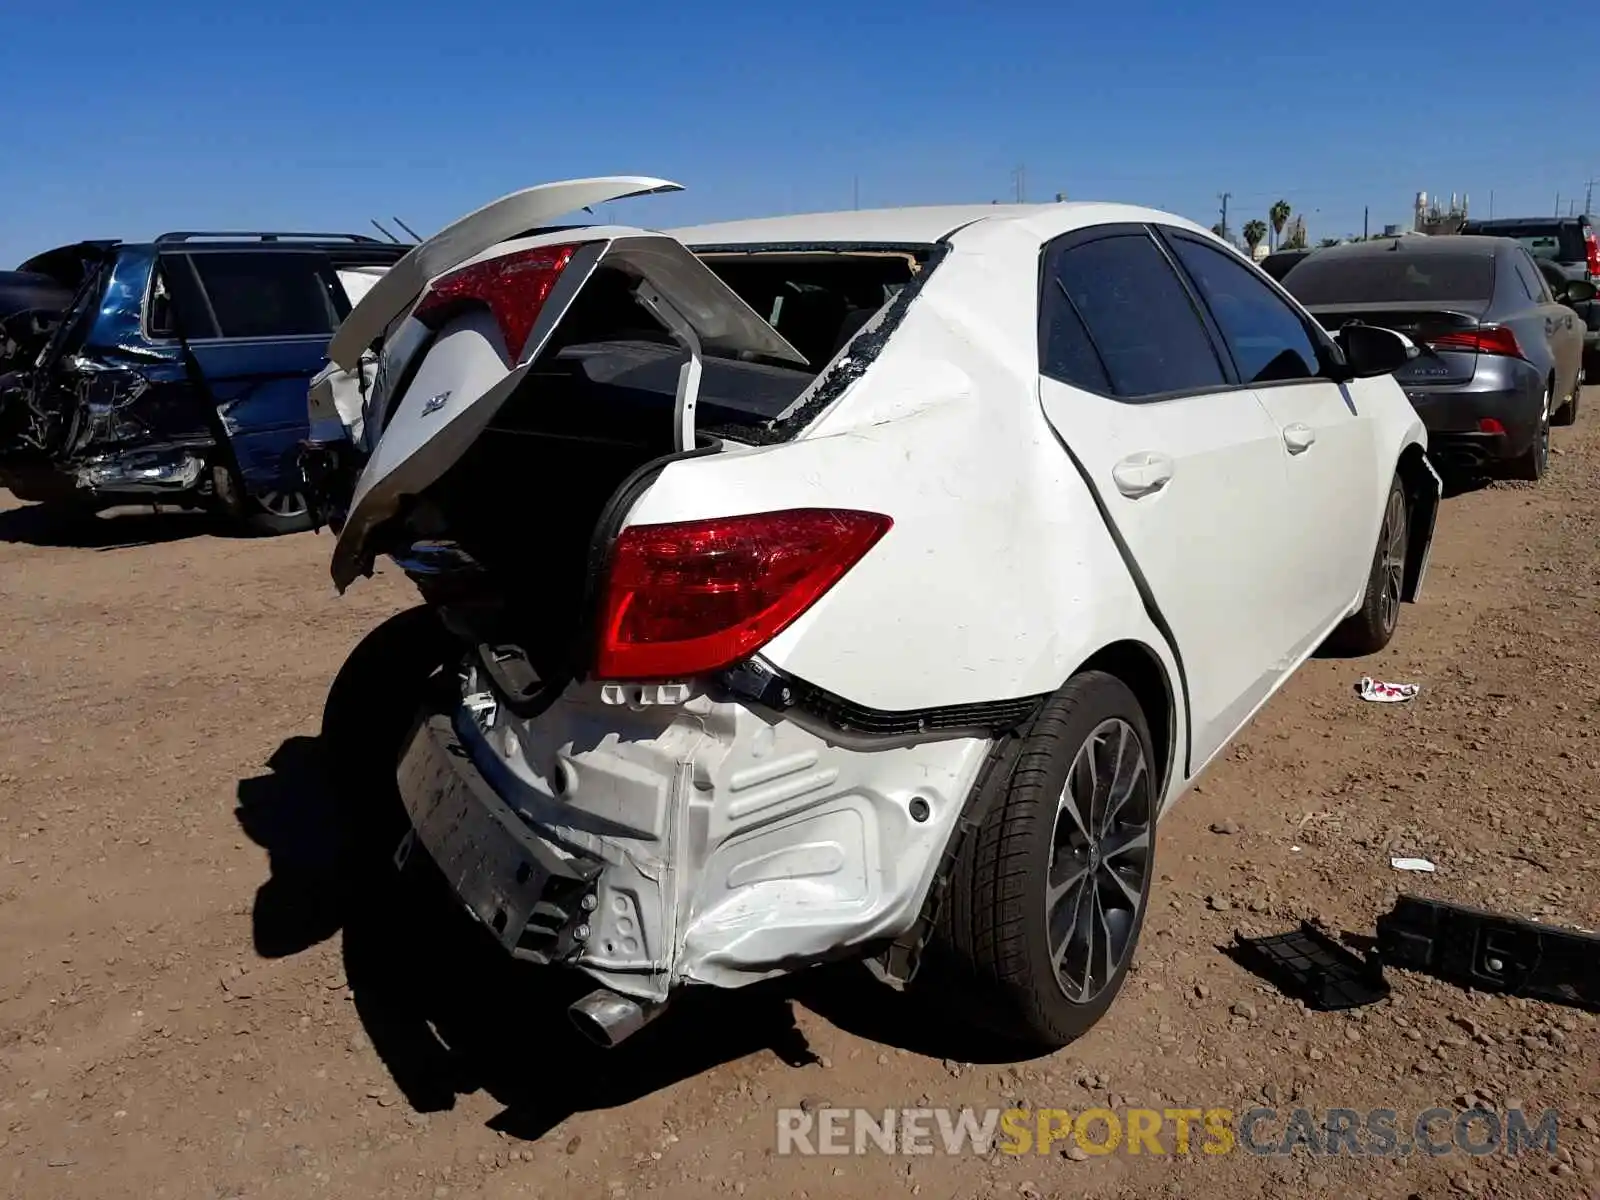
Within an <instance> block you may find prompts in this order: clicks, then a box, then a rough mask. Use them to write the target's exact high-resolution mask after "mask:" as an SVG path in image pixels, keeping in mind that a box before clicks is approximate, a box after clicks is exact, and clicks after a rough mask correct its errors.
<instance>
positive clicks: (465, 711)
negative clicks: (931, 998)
mask: <svg viewBox="0 0 1600 1200" xmlns="http://www.w3.org/2000/svg"><path fill="white" fill-rule="evenodd" d="M463 683H464V692H465V696H464V698H463V701H462V703H461V705H460V706H459V707H458V708H457V709H456V710H455V711H454V712H453V713H452V714H449V715H446V714H442V713H440V714H435V715H433V716H431V717H429V718H428V719H427V720H425V721H424V722H423V723H422V724H421V726H420V727H419V728H418V730H417V731H416V733H415V735H414V737H413V739H412V741H411V743H410V746H409V748H408V750H407V752H406V754H405V756H404V758H403V760H402V762H401V764H400V768H399V783H400V791H401V795H402V797H403V799H404V802H405V805H406V808H407V811H408V813H409V814H410V817H411V821H412V825H413V827H414V838H415V842H416V843H417V844H419V845H420V846H421V847H423V848H424V849H426V850H427V852H428V854H429V855H430V856H431V857H432V858H433V859H434V861H435V862H436V863H437V864H438V866H439V868H440V869H441V871H442V872H443V874H444V875H445V877H446V879H447V880H448V882H449V884H450V886H451V888H452V889H453V890H454V891H455V893H456V895H457V897H458V898H459V899H460V900H461V901H462V903H463V904H464V905H465V906H466V907H467V909H468V910H469V911H470V912H472V913H473V915H474V916H476V917H477V918H478V920H479V921H481V922H482V923H483V925H484V926H485V927H486V928H487V929H488V930H489V931H490V932H491V933H492V934H493V936H494V937H495V938H496V940H497V941H499V942H500V944H501V945H502V947H503V948H504V949H505V950H506V951H508V952H510V953H512V954H514V955H516V956H517V957H519V958H523V959H527V960H530V961H535V962H544V963H562V964H565V965H567V966H572V967H577V968H579V969H582V970H583V971H585V972H586V973H587V974H589V975H590V976H592V977H593V978H594V979H595V980H597V981H598V982H599V983H600V984H602V985H603V986H604V987H605V988H607V989H610V990H611V991H613V992H615V993H617V994H619V995H621V996H623V997H626V998H629V999H631V1000H633V1001H637V1002H638V1003H640V1004H641V1005H644V1006H646V1007H647V1008H648V1006H650V1005H659V1004H661V1003H664V1002H665V1001H666V1000H667V999H668V997H669V995H670V993H671V992H672V990H673V989H674V988H676V987H678V986H679V985H681V984H684V983H690V982H698V983H708V984H712V985H715V986H722V987H733V986H739V985H742V984H745V983H750V982H754V981H756V980H758V979H762V978H767V977H770V976H772V975H778V974H783V973H786V972H788V971H791V970H794V969H797V968H799V967H802V966H806V965H810V964H813V963H816V962H820V961H826V960H829V959H833V958H837V957H848V956H850V955H851V954H853V953H858V952H859V953H862V954H865V953H867V952H868V951H869V950H870V949H871V948H872V947H875V946H881V945H882V944H884V943H885V942H887V941H888V940H891V939H893V938H895V937H897V936H899V935H900V934H902V933H904V932H905V931H906V930H907V929H909V928H910V927H911V926H912V925H913V924H914V922H915V921H916V920H917V917H918V916H919V914H920V911H921V907H922V904H923V901H924V899H925V898H926V896H927V892H928V888H929V885H930V883H931V880H932V877H933V874H934V872H935V870H936V869H937V867H938V864H939V862H940V860H941V856H942V854H943V852H944V850H945V846H946V844H947V843H948V841H949V838H950V834H951V831H952V829H953V828H954V826H955V823H956V820H957V818H958V816H959V814H960V812H961V809H962V807H963V805H964V804H965V802H966V799H967V794H968V791H969V790H970V788H971V786H972V783H973V780H974V779H975V777H976V775H977V772H978V768H979V766H980V764H981V763H982V761H983V758H984V755H985V753H986V752H987V749H988V746H989V738H988V737H986V736H982V735H958V734H947V735H943V736H930V737H928V738H926V739H924V740H910V739H896V740H894V741H888V740H884V739H877V740H872V739H864V738H863V739H856V740H854V741H851V742H849V743H848V744H846V743H845V742H844V741H842V740H841V739H840V737H839V735H837V734H832V733H829V732H828V731H826V730H825V729H822V728H820V727H819V728H817V729H811V728H808V727H806V726H803V725H802V724H800V723H798V722H795V721H790V720H784V719H781V718H778V717H776V716H775V715H772V714H762V713H758V712H757V711H755V710H754V709H752V708H751V707H747V706H745V705H743V704H740V703H736V702H732V701H727V700H718V699H713V698H711V697H709V696H707V695H705V694H693V693H692V689H686V690H690V692H691V694H688V695H686V696H680V695H679V694H678V693H673V697H672V702H670V703H659V704H640V703H634V704H628V705H618V704H616V703H615V702H614V700H615V697H614V696H611V695H609V694H608V693H606V691H605V689H604V688H603V687H602V686H601V685H573V686H571V687H569V688H568V689H567V691H566V692H565V693H564V694H563V695H562V696H561V697H560V698H559V699H558V700H556V701H555V703H554V704H552V705H551V706H550V707H549V708H548V709H546V710H545V711H544V712H542V713H540V714H539V715H538V716H537V717H531V718H522V717H519V716H517V715H516V714H514V713H512V712H510V711H509V710H507V709H506V708H505V707H504V706H502V705H499V704H497V703H495V702H494V701H493V699H492V692H491V691H490V690H489V689H487V688H481V689H480V687H479V686H478V681H477V680H476V678H475V677H474V671H473V670H471V669H469V670H468V672H467V677H466V679H464V681H463ZM608 700H609V701H611V702H608ZM608 1011H609V1010H608Z"/></svg>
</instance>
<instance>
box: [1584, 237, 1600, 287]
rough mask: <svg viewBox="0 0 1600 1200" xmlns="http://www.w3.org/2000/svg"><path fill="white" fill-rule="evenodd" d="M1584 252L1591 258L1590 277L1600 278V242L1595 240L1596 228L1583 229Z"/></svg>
mask: <svg viewBox="0 0 1600 1200" xmlns="http://www.w3.org/2000/svg"><path fill="white" fill-rule="evenodd" d="M1583 252H1584V254H1585V256H1586V257H1587V258H1588V260H1589V278H1590V279H1600V242H1596V241H1595V237H1594V230H1592V229H1589V228H1587V227H1586V228H1585V229H1584V231H1583Z"/></svg>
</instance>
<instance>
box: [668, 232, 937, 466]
mask: <svg viewBox="0 0 1600 1200" xmlns="http://www.w3.org/2000/svg"><path fill="white" fill-rule="evenodd" d="M685 244H686V245H688V249H689V251H690V253H692V254H694V255H695V256H696V257H697V258H700V259H701V260H702V261H704V260H705V258H706V256H708V255H715V256H719V257H720V256H729V257H732V256H736V255H737V256H748V257H751V258H761V257H771V258H779V257H782V256H783V255H788V254H837V255H839V256H840V257H849V256H850V255H852V254H905V255H910V256H911V257H912V258H913V259H915V261H916V262H917V264H918V269H917V270H916V271H914V272H913V273H912V276H911V279H910V280H909V281H908V282H907V283H906V285H905V286H904V287H902V288H901V289H900V291H899V292H898V293H897V294H896V295H895V297H894V299H892V300H890V301H889V302H888V303H887V304H886V305H885V306H884V310H883V314H882V317H881V319H880V320H879V322H878V325H877V327H876V328H874V329H869V330H864V331H862V332H861V333H858V334H857V335H856V336H855V338H854V340H853V341H851V342H850V343H849V350H850V352H849V353H848V354H846V355H844V356H842V357H841V356H839V355H835V356H834V358H833V360H832V361H831V362H829V363H826V364H824V366H823V367H822V369H821V371H819V372H818V373H817V376H816V378H815V379H814V380H813V381H812V383H811V386H810V387H809V388H807V389H806V390H805V391H803V392H802V393H801V394H800V396H799V398H798V399H797V400H796V402H795V405H794V406H793V407H792V408H791V409H790V410H789V411H788V412H786V413H784V414H783V415H782V416H779V417H777V418H776V419H774V420H771V421H765V422H760V423H754V424H748V425H746V424H739V425H715V426H713V425H706V426H701V427H700V429H699V432H700V433H703V434H707V435H709V436H711V437H714V438H723V439H725V440H727V441H731V442H739V443H741V444H744V445H755V446H770V445H776V444H778V443H780V442H787V441H792V440H793V439H794V438H796V437H798V436H799V435H800V433H801V432H802V431H804V430H805V428H806V427H807V426H809V425H810V424H811V423H812V422H813V421H815V420H816V419H817V418H818V417H820V416H821V415H822V414H823V412H824V411H825V410H826V409H828V408H829V407H830V406H831V405H832V404H833V402H834V401H835V400H837V399H838V398H839V396H840V395H842V394H843V392H844V390H845V389H846V388H847V387H849V386H850V384H852V383H854V382H855V381H856V380H857V379H859V378H861V376H862V375H864V374H865V373H866V371H867V369H868V368H869V367H870V366H871V365H872V364H873V363H874V362H875V361H876V360H877V358H878V355H879V354H880V353H882V351H883V347H884V346H885V345H886V344H887V343H888V341H889V338H890V337H891V336H893V334H894V331H895V330H896V329H898V328H899V327H900V323H901V322H902V321H903V320H904V319H905V315H906V312H907V310H908V309H910V307H911V305H912V303H913V302H914V301H915V300H916V298H917V296H918V295H920V294H921V292H922V288H923V286H924V285H925V284H926V283H927V279H928V276H929V275H931V274H933V272H934V271H935V269H937V267H938V265H939V264H940V263H941V262H943V261H944V257H945V255H946V254H948V253H949V251H950V243H949V242H944V241H941V242H735V243H731V244H729V243H704V244H689V243H685ZM706 265H707V266H711V264H710V263H707V264H706Z"/></svg>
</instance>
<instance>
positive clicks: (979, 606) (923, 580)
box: [627, 255, 1186, 729]
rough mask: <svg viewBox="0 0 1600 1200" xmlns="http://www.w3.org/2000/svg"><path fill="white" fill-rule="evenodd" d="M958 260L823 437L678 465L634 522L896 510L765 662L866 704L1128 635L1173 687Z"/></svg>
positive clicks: (1070, 654) (931, 697) (1127, 583)
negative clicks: (965, 304) (964, 299)
mask: <svg viewBox="0 0 1600 1200" xmlns="http://www.w3.org/2000/svg"><path fill="white" fill-rule="evenodd" d="M956 260H957V256H955V255H952V256H951V258H950V259H947V261H946V263H945V264H944V265H943V266H941V267H940V268H939V275H937V276H935V277H934V279H932V280H930V286H929V287H928V288H927V289H925V291H924V293H923V295H922V296H920V297H919V298H918V300H917V302H916V303H915V304H913V306H912V307H911V309H910V310H909V311H908V313H907V315H906V318H905V320H904V322H903V323H902V325H901V327H900V328H899V329H898V330H897V331H896V332H895V334H894V335H893V337H892V338H891V339H890V341H889V343H888V344H887V345H886V346H885V348H884V350H883V352H882V354H881V356H880V357H879V359H878V360H877V362H876V363H874V365H873V366H872V367H871V368H870V369H869V370H868V371H867V373H866V374H865V375H864V376H863V377H862V378H861V379H860V380H858V381H857V382H856V383H855V384H853V385H852V386H851V388H850V389H849V390H848V391H847V392H846V393H845V395H844V396H843V397H842V398H841V400H840V401H839V402H838V407H837V410H836V411H835V412H834V413H831V414H830V415H829V416H828V417H825V418H824V420H823V421H822V422H821V423H820V424H819V427H818V429H817V432H816V433H815V434H813V435H809V436H803V437H802V438H801V439H799V440H797V441H794V442H790V443H787V444H783V445H777V446H771V447H764V448H760V449H735V450H732V451H731V452H728V453H724V454H720V455H713V456H709V457H704V458H698V459H689V460H683V461H679V462H675V463H673V464H671V465H669V466H668V467H667V468H666V470H665V471H664V472H663V474H662V475H661V477H660V478H659V480H658V481H657V482H656V483H655V484H654V485H653V486H652V487H651V488H650V490H649V491H648V492H647V493H646V494H645V495H644V496H643V497H642V498H641V499H640V501H639V502H638V503H637V504H636V506H635V508H634V509H633V511H632V512H631V513H630V514H629V517H628V520H627V523H628V524H645V523H654V522H665V521H679V520H687V519H693V518H703V517H710V516H718V515H728V514H740V513H750V512H761V511H770V510H776V509H784V508H794V507H840V508H858V509H866V510H871V511H875V512H880V513H885V514H887V515H889V516H890V517H892V518H893V519H894V527H893V528H892V529H891V530H890V531H889V533H888V534H887V535H886V536H885V537H884V538H883V540H882V541H881V542H879V543H878V545H877V546H875V547H874V548H873V550H872V551H871V552H869V553H868V554H867V556H866V557H865V558H864V559H863V560H862V561H861V562H860V563H858V564H857V565H856V566H855V568H854V569H852V570H851V571H850V572H849V573H848V574H847V575H846V576H845V577H844V578H843V579H842V580H840V581H839V583H837V584H836V585H835V586H834V587H833V588H832V589H831V590H830V591H829V592H828V593H827V594H826V595H825V596H824V597H823V598H822V599H821V600H820V601H818V602H817V604H815V605H814V606H813V607H812V608H811V609H810V610H809V611H807V612H806V613H805V614H804V615H803V616H802V617H801V618H800V619H799V620H797V621H796V622H795V623H794V624H793V625H791V626H790V627H789V628H788V629H787V630H785V631H784V632H783V633H781V634H780V635H779V636H778V637H777V638H776V639H775V640H774V641H773V642H771V643H770V644H769V645H768V646H767V647H766V648H765V649H764V650H763V652H762V653H763V655H764V656H765V657H767V658H768V659H769V660H770V661H772V662H773V663H774V665H776V666H778V667H780V668H781V669H783V670H786V671H790V672H792V673H793V674H795V675H796V676H798V677H800V678H802V679H804V680H806V681H807V682H809V683H811V684H814V685H816V686H818V687H821V688H824V689H826V690H828V691H830V692H833V693H834V694H836V695H839V696H842V697H844V698H847V699H849V700H852V701H854V702H856V703H858V704H862V705H866V706H870V707H873V708H878V709H883V710H890V711H906V710H911V709H918V708H925V707H935V706H943V705H954V704H971V703H981V702H985V701H994V700H1002V699H1011V698H1015V697H1021V696H1028V695H1035V694H1043V693H1048V692H1052V691H1054V690H1055V689H1056V688H1058V687H1059V686H1060V685H1061V684H1062V683H1063V682H1064V681H1065V680H1066V679H1067V678H1068V677H1069V676H1070V675H1071V674H1072V673H1073V671H1074V670H1075V669H1076V668H1077V667H1078V666H1079V665H1080V664H1081V663H1083V662H1084V661H1085V660H1086V659H1087V658H1088V657H1089V656H1090V655H1092V654H1093V653H1094V652H1095V651H1097V650H1099V649H1101V648H1103V647H1104V646H1105V645H1107V644H1109V643H1111V642H1114V641H1119V640H1124V639H1131V640H1136V641H1139V642H1142V643H1144V644H1145V645H1147V646H1149V647H1151V648H1152V649H1154V650H1155V651H1156V652H1157V656H1158V658H1159V659H1160V660H1161V661H1162V663H1163V666H1164V669H1165V670H1166V673H1167V677H1168V679H1169V680H1170V681H1172V690H1173V692H1174V693H1177V692H1178V690H1179V689H1178V686H1177V682H1176V681H1177V678H1178V677H1177V674H1176V671H1175V669H1174V667H1173V664H1172V660H1171V655H1170V653H1169V652H1168V650H1167V648H1166V647H1165V646H1164V645H1163V644H1162V643H1161V639H1160V636H1159V635H1158V634H1157V632H1156V630H1155V629H1154V627H1153V626H1152V625H1151V623H1150V621H1149V618H1148V617H1147V616H1146V615H1145V612H1144V609H1143V607H1142V605H1141V602H1140V599H1139V596H1138V593H1137V591H1136V590H1135V588H1134V586H1133V583H1132V580H1131V579H1130V578H1129V576H1128V573H1127V571H1126V569H1125V567H1124V565H1123V563H1122V560H1121V558H1120V557H1119V556H1118V553H1117V550H1116V547H1115V545H1114V544H1113V543H1112V541H1111V539H1110V537H1109V535H1108V534H1107V532H1106V530H1105V527H1104V525H1103V524H1102V522H1101V519H1100V516H1099V514H1098V512H1097V510H1096V508H1095V505H1094V503H1093V501H1092V499H1091V497H1090V496H1089V495H1088V493H1087V491H1086V489H1085V487H1084V485H1083V482H1082V480H1081V479H1080V478H1079V476H1078V475H1077V474H1076V473H1075V472H1074V471H1073V469H1072V467H1071V464H1070V462H1069V461H1068V459H1067V457H1066V455H1065V454H1064V453H1063V451H1062V450H1061V448H1060V446H1059V445H1058V443H1057V442H1056V440H1055V435H1054V433H1053V431H1052V430H1051V429H1050V427H1049V425H1048V424H1047V423H1046V422H1045V420H1044V417H1043V414H1042V412H1041V410H1040V408H1039V404H1038V397H1037V388H1038V380H1037V376H1036V375H1035V374H1034V373H1033V364H1032V362H1031V359H1030V360H1029V361H1026V362H1023V363H1019V362H1017V361H1016V359H1015V357H1014V356H1010V355H1007V354H1005V353H1003V352H1001V351H1003V350H1004V347H997V346H995V345H994V344H993V343H992V342H990V341H989V339H987V338H985V337H984V336H983V334H982V332H981V330H974V328H973V327H972V325H971V324H970V323H969V322H967V321H966V320H965V319H964V318H963V314H962V313H961V312H960V311H959V310H958V309H957V308H955V307H953V306H952V305H950V304H948V303H946V302H945V301H944V300H942V299H941V297H948V296H949V295H950V294H951V292H952V290H953V289H959V288H960V286H961V284H962V282H963V281H962V278H961V277H962V275H963V272H961V271H955V272H951V275H950V276H948V277H946V276H945V274H944V273H945V272H947V271H950V269H951V266H952V265H953V264H954V263H955V262H956ZM940 283H942V284H944V285H945V286H944V288H943V289H942V290H941V291H936V290H935V287H934V285H935V284H940ZM1025 286H1027V287H1028V288H1029V289H1030V293H1031V289H1032V287H1033V281H1032V278H1029V280H1028V282H1027V283H1026V285H1025ZM1029 307H1030V309H1031V305H1030V306H1029ZM1028 321H1029V327H1028V329H1029V336H1030V340H1031V331H1032V324H1031V316H1030V317H1028ZM1176 703H1177V704H1178V705H1179V706H1180V707H1179V712H1178V714H1176V715H1177V716H1178V720H1179V724H1178V726H1177V727H1178V728H1180V729H1182V728H1185V727H1186V725H1185V721H1186V717H1185V716H1184V715H1183V714H1182V712H1181V698H1180V699H1178V700H1177V701H1176Z"/></svg>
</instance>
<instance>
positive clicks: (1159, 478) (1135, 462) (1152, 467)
mask: <svg viewBox="0 0 1600 1200" xmlns="http://www.w3.org/2000/svg"><path fill="white" fill-rule="evenodd" d="M1171 479H1172V459H1171V458H1169V457H1168V456H1167V455H1165V454H1160V453H1157V452H1156V451H1154V450H1140V451H1139V452H1138V453H1136V454H1130V455H1128V457H1127V458H1124V459H1122V460H1121V461H1120V462H1118V463H1117V465H1116V466H1114V467H1112V468H1111V480H1112V482H1113V483H1115V484H1116V485H1117V491H1119V492H1121V493H1122V494H1123V495H1124V496H1127V497H1128V498H1129V499H1130V500H1137V499H1138V498H1139V497H1140V496H1149V495H1152V494H1153V493H1155V492H1159V491H1160V490H1161V489H1162V488H1164V487H1166V486H1167V484H1168V483H1169V482H1170V481H1171Z"/></svg>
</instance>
